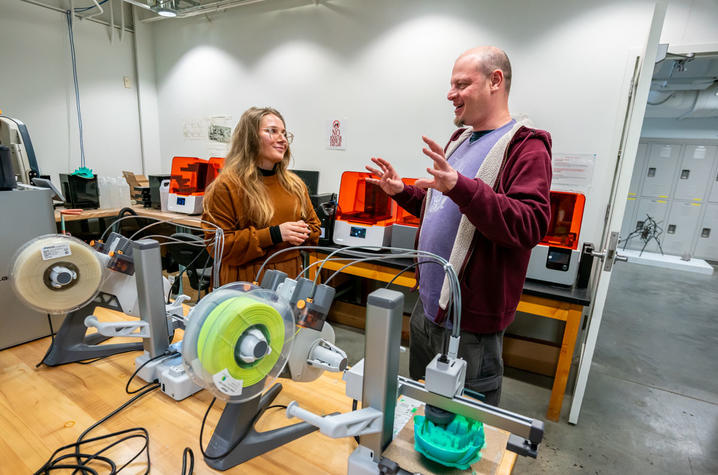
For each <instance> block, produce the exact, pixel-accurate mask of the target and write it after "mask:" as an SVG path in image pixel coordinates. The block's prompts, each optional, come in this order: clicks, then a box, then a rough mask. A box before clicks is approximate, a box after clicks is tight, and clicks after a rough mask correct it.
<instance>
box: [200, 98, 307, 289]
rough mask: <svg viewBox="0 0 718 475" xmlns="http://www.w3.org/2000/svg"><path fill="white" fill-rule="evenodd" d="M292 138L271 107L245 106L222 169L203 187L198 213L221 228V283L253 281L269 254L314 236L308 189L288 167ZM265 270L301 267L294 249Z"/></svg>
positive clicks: (292, 273)
mask: <svg viewBox="0 0 718 475" xmlns="http://www.w3.org/2000/svg"><path fill="white" fill-rule="evenodd" d="M292 138H293V136H292V134H291V133H288V132H287V131H286V129H285V127H284V119H283V118H282V115H281V114H280V113H279V112H278V111H276V110H275V109H271V108H257V107H252V108H250V109H248V110H247V111H246V112H245V113H244V114H242V117H241V118H240V119H239V123H238V124H237V127H236V128H235V129H234V132H233V133H232V143H231V144H230V149H229V153H228V154H227V159H226V161H225V165H224V169H223V170H222V172H221V173H220V174H219V175H218V176H217V178H216V179H215V180H214V181H213V182H212V184H211V185H210V187H209V188H208V189H207V192H206V194H205V197H204V213H203V214H202V219H203V220H205V221H209V222H212V223H214V224H216V225H218V226H220V227H221V228H222V229H223V230H224V240H225V244H224V253H223V255H222V266H221V269H220V281H221V284H222V285H224V284H226V283H229V282H235V281H247V282H252V281H254V280H255V278H256V275H257V271H258V270H259V268H260V266H261V265H262V263H263V262H264V261H265V259H266V258H267V257H268V256H270V255H271V254H273V253H275V252H276V251H279V250H281V249H286V248H288V247H291V246H298V245H301V244H305V245H314V244H316V243H317V241H318V240H319V225H320V223H319V218H317V215H316V213H315V212H314V209H313V208H312V205H311V201H310V199H309V193H308V192H307V187H306V186H305V185H304V182H303V181H302V180H301V179H300V178H299V177H298V176H297V175H295V174H294V173H292V172H290V171H288V170H287V167H288V165H289V159H290V156H291V153H290V151H289V143H290V142H291V141H292ZM205 228H207V229H210V227H209V226H208V225H205ZM212 234H213V233H209V232H208V233H207V237H211V236H212ZM265 269H278V270H281V271H283V272H286V273H287V275H289V277H291V278H294V277H295V276H296V275H297V274H299V272H300V271H301V269H302V262H301V256H300V254H299V251H298V250H294V251H289V252H285V253H283V254H280V255H279V256H277V257H275V258H273V259H272V260H270V261H269V264H267V266H266V267H265ZM260 281H261V276H260Z"/></svg>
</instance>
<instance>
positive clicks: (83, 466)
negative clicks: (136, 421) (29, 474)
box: [35, 383, 160, 475]
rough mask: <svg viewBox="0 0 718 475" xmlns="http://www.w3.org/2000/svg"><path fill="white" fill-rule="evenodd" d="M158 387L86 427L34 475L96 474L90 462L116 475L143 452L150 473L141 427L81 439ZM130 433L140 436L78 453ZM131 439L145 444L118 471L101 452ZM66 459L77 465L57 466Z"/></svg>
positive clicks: (135, 397)
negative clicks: (55, 474)
mask: <svg viewBox="0 0 718 475" xmlns="http://www.w3.org/2000/svg"><path fill="white" fill-rule="evenodd" d="M159 387H160V385H159V384H158V383H154V384H153V386H152V387H150V388H147V389H145V390H144V391H142V392H141V393H140V394H138V395H136V396H134V397H132V398H130V399H129V400H127V401H126V402H125V403H123V404H122V405H121V406H120V407H118V408H117V409H115V410H114V411H112V412H111V413H109V414H108V415H106V416H105V417H103V418H102V419H100V420H99V421H97V422H95V423H94V424H93V425H91V426H90V427H88V428H87V429H86V430H85V431H84V432H83V433H82V434H80V436H79V437H78V438H77V440H76V441H75V442H73V443H71V444H67V445H65V446H62V447H60V448H59V449H57V450H55V452H53V454H52V455H51V456H50V458H49V459H48V461H47V462H45V464H44V465H43V466H42V467H40V469H39V470H38V471H37V472H35V474H36V475H38V474H47V473H49V472H50V471H52V470H60V469H73V470H74V472H73V473H76V472H78V471H79V472H81V473H83V474H85V473H91V474H96V473H97V471H95V470H94V469H92V468H91V467H89V466H88V465H87V464H88V463H90V462H92V461H95V460H97V461H101V462H103V463H106V464H107V465H108V466H109V467H110V474H116V473H119V472H120V471H121V470H122V469H123V468H125V467H126V466H127V465H129V464H130V463H132V462H133V461H134V460H135V459H136V458H137V457H139V456H140V455H141V454H142V452H144V451H146V452H147V471H146V472H145V473H149V471H150V452H149V433H148V432H147V430H146V429H145V428H143V427H133V428H131V429H125V430H121V431H117V432H113V433H110V434H105V435H101V436H98V437H93V438H91V439H86V440H83V439H85V436H86V435H87V434H89V433H90V432H91V431H92V430H93V429H95V428H96V427H98V426H99V425H101V424H102V423H104V422H105V421H107V420H108V419H110V418H111V417H113V416H114V415H115V414H117V413H118V412H120V411H122V410H123V409H125V408H126V407H127V406H129V405H130V404H132V403H133V402H135V401H137V400H138V399H139V398H141V397H142V396H144V395H145V394H148V393H150V392H152V391H154V390H155V389H157V388H159ZM132 432H140V434H132V435H127V436H125V437H123V438H121V439H119V440H117V441H115V442H113V443H112V444H110V445H108V446H106V447H104V448H102V449H101V450H99V451H98V452H96V453H94V454H86V453H82V452H80V446H82V445H83V444H90V443H93V442H97V441H99V440H104V439H107V438H110V437H118V436H121V435H124V434H129V433H132ZM133 438H142V439H144V440H145V444H144V445H143V447H142V448H141V449H140V450H139V451H138V452H137V454H135V455H134V456H133V457H132V458H131V459H130V460H128V461H127V462H126V463H125V464H124V465H122V466H121V467H120V468H119V469H118V468H117V467H116V465H115V463H114V462H113V461H112V460H110V459H109V458H108V457H105V456H102V455H101V454H102V453H103V452H105V451H107V450H109V449H111V448H112V447H114V446H116V445H118V444H120V443H122V442H124V441H126V440H130V439H133ZM70 448H74V449H75V451H74V453H71V454H65V455H62V456H61V457H59V458H58V459H55V457H56V455H57V454H58V453H60V452H62V451H63V450H67V449H70ZM67 458H74V459H76V460H77V463H76V464H58V462H61V461H62V460H65V459H67ZM83 458H84V460H83Z"/></svg>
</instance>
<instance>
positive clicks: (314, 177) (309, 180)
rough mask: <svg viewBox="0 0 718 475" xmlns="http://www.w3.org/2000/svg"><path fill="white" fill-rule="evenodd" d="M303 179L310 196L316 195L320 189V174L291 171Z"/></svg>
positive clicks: (308, 171) (309, 171)
mask: <svg viewBox="0 0 718 475" xmlns="http://www.w3.org/2000/svg"><path fill="white" fill-rule="evenodd" d="M290 171H292V172H294V173H295V174H296V175H297V176H298V177H299V178H301V179H302V181H303V182H304V184H305V185H307V190H309V194H310V195H316V194H317V193H318V191H317V190H318V188H319V172H318V171H315V170H290Z"/></svg>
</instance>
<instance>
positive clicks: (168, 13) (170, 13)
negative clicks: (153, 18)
mask: <svg viewBox="0 0 718 475" xmlns="http://www.w3.org/2000/svg"><path fill="white" fill-rule="evenodd" d="M155 13H157V14H158V15H159V16H163V17H165V18H174V17H176V16H177V12H176V11H174V10H172V9H171V8H166V7H160V8H158V9H156V10H155Z"/></svg>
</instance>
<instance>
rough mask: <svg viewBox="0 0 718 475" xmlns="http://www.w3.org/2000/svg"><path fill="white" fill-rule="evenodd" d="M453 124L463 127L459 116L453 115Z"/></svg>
mask: <svg viewBox="0 0 718 475" xmlns="http://www.w3.org/2000/svg"><path fill="white" fill-rule="evenodd" d="M454 125H455V126H457V127H463V126H464V121H463V120H462V119H461V118H460V117H454Z"/></svg>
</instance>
